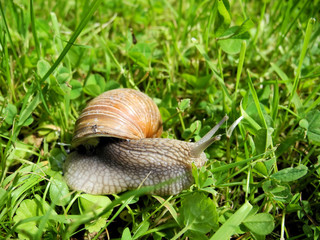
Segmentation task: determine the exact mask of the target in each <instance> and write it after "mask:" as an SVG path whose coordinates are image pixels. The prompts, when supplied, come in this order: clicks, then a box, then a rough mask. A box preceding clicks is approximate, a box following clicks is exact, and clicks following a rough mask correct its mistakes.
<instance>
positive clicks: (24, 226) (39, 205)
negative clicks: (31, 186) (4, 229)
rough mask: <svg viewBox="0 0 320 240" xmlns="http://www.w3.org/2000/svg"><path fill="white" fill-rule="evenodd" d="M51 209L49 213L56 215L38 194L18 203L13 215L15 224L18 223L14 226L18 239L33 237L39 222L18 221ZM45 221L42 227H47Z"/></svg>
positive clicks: (42, 213) (40, 214) (41, 214)
mask: <svg viewBox="0 0 320 240" xmlns="http://www.w3.org/2000/svg"><path fill="white" fill-rule="evenodd" d="M48 211H51V215H57V213H56V212H55V211H54V210H53V209H51V208H50V206H49V204H48V203H47V202H45V201H43V199H42V198H41V197H40V196H39V195H35V198H34V199H25V200H23V201H22V202H21V204H20V205H19V207H18V209H17V211H16V215H15V216H14V217H13V221H14V222H15V224H18V225H17V226H16V228H15V232H17V233H18V235H19V239H33V236H34V235H35V234H36V233H37V231H38V229H39V222H37V221H27V222H25V223H21V224H20V223H19V222H20V221H23V220H27V219H29V218H32V217H37V216H43V215H44V213H46V212H48ZM49 223H50V222H47V223H46V224H45V228H44V229H48V226H49V225H48V224H49Z"/></svg>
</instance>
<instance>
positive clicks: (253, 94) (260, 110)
mask: <svg viewBox="0 0 320 240" xmlns="http://www.w3.org/2000/svg"><path fill="white" fill-rule="evenodd" d="M247 72H248V85H249V89H250V92H251V94H252V97H253V100H254V103H255V105H256V108H257V111H258V114H259V117H260V120H261V122H262V124H263V126H262V127H264V128H267V127H268V126H267V123H266V120H265V118H264V116H263V113H262V109H261V107H260V102H259V98H258V95H257V92H256V90H255V89H254V86H253V83H252V80H251V77H250V72H249V71H247Z"/></svg>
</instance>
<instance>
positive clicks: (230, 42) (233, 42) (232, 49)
mask: <svg viewBox="0 0 320 240" xmlns="http://www.w3.org/2000/svg"><path fill="white" fill-rule="evenodd" d="M218 43H219V45H220V47H221V49H222V50H223V51H224V52H226V53H228V54H237V53H239V52H240V49H241V43H242V40H241V39H232V38H230V39H223V40H219V41H218Z"/></svg>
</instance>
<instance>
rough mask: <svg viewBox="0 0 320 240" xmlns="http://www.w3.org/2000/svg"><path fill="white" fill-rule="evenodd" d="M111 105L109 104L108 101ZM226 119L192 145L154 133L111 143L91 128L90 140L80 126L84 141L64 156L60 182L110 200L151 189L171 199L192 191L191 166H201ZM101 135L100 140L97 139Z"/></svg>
mask: <svg viewBox="0 0 320 240" xmlns="http://www.w3.org/2000/svg"><path fill="white" fill-rule="evenodd" d="M113 91H118V92H121V94H122V93H128V92H130V93H133V94H135V90H127V89H118V90H113ZM122 91H124V92H122ZM106 93H108V92H106ZM117 94H118V93H117ZM139 94H141V93H139ZM111 95H112V94H111ZM145 96H146V95H145ZM145 96H143V98H144V97H145ZM147 98H148V97H147ZM112 100H114V98H113V97H112ZM100 106H101V105H100ZM130 109H131V108H130ZM84 112H86V110H84ZM82 115H83V114H82ZM84 115H86V114H84ZM102 115H104V114H102ZM155 115H158V113H157V114H155ZM159 115H160V114H159ZM95 117H97V116H95ZM104 117H105V116H104ZM82 118H83V117H82ZM80 119H81V116H80ZM83 119H84V118H83ZM226 119H227V117H224V118H223V119H222V120H221V121H220V123H219V124H218V125H216V126H215V127H214V128H213V129H212V130H211V131H210V132H209V133H207V135H206V136H204V137H203V138H202V139H201V140H200V141H198V142H196V143H191V142H184V141H179V140H174V139H165V138H157V136H159V133H157V134H151V135H153V136H156V138H140V139H128V138H115V136H114V134H110V133H109V132H110V131H109V130H106V131H104V130H101V132H97V131H98V130H99V129H101V128H102V127H101V126H97V125H94V128H92V127H91V131H92V134H91V135H90V134H88V132H90V127H88V126H87V124H88V123H86V124H85V125H84V126H85V127H84V128H86V129H87V130H86V131H84V132H86V136H85V139H86V140H84V139H81V140H79V139H76V141H75V142H77V143H78V145H77V147H78V148H77V149H76V150H75V151H73V152H72V153H71V154H69V156H68V158H67V160H66V162H65V165H64V176H65V179H66V181H67V183H68V185H69V186H70V187H71V188H72V189H75V190H80V191H84V192H86V193H91V194H113V193H119V192H122V191H126V190H131V189H136V188H139V187H140V186H155V188H154V190H153V191H152V192H151V193H153V194H157V195H172V194H177V193H179V192H181V191H182V190H184V189H187V188H189V187H190V186H191V185H192V183H193V177H192V174H191V172H192V163H194V164H195V166H196V167H201V166H203V165H204V164H205V162H206V161H207V158H206V155H205V153H204V152H203V151H204V150H205V149H206V148H207V147H208V146H209V145H210V144H211V143H212V142H213V141H215V140H217V139H219V136H217V137H215V138H212V136H213V134H214V133H215V132H216V131H217V130H218V128H219V127H220V126H221V125H222V124H223V122H224V121H225V120H226ZM94 121H95V122H96V123H98V122H99V121H97V120H94ZM156 122H157V123H159V122H161V120H156ZM78 125H79V124H78ZM160 125H161V124H160ZM160 125H158V126H157V127H156V128H155V129H156V131H158V130H159V128H160ZM161 128H162V127H161ZM88 129H89V130H88ZM103 131H104V133H105V135H106V137H104V136H103V133H102V132H103ZM76 132H77V126H76ZM79 132H81V130H80V131H79V129H78V135H81V134H79ZM107 132H108V134H107ZM160 132H161V131H160ZM95 135H98V139H97V138H96V137H95ZM75 136H77V135H75ZM77 138H78V136H77ZM92 139H97V141H96V142H94V141H91V140H92ZM79 142H81V144H79ZM86 142H90V143H91V142H94V144H95V145H94V146H91V147H89V148H87V147H82V148H81V147H80V148H79V146H81V145H84V146H85V145H86ZM81 149H82V150H81ZM161 183H163V184H162V185H161V186H160V187H156V186H157V185H158V184H161Z"/></svg>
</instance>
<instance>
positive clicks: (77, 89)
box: [70, 80, 82, 100]
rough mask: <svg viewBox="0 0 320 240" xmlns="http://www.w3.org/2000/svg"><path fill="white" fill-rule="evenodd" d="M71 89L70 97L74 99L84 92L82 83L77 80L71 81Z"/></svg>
mask: <svg viewBox="0 0 320 240" xmlns="http://www.w3.org/2000/svg"><path fill="white" fill-rule="evenodd" d="M70 86H71V91H70V99H71V100H74V99H76V98H78V97H80V96H81V93H82V85H81V83H80V82H79V81H77V80H71V81H70Z"/></svg>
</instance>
